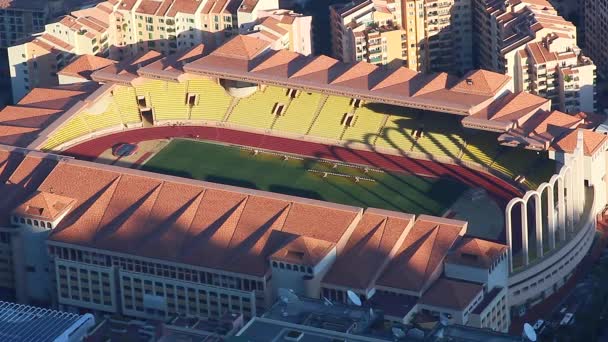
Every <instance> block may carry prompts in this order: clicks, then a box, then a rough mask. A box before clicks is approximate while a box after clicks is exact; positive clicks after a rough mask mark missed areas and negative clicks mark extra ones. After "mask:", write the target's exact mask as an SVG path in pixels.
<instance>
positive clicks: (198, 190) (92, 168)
mask: <svg viewBox="0 0 608 342" xmlns="http://www.w3.org/2000/svg"><path fill="white" fill-rule="evenodd" d="M39 190H40V191H47V192H49V191H51V190H52V191H53V193H54V194H58V195H61V196H65V197H69V198H74V199H75V200H76V204H75V206H74V209H73V210H72V211H71V212H70V213H69V214H68V215H67V216H66V218H65V219H64V220H63V221H62V223H61V224H60V225H59V226H58V227H57V228H56V229H55V230H54V231H53V234H52V235H51V237H50V239H51V240H55V241H62V242H65V243H74V244H77V245H84V246H94V247H96V248H101V249H108V250H113V251H116V252H121V253H134V254H138V255H141V256H145V257H150V258H158V259H166V260H171V261H175V262H184V263H190V264H195V265H199V266H205V267H213V268H221V269H224V270H227V271H233V272H240V273H246V274H254V275H258V276H260V275H263V274H265V272H266V271H267V267H268V262H267V258H268V257H269V256H270V255H272V254H273V253H275V252H277V251H280V250H281V249H282V248H284V247H285V246H286V245H288V243H289V242H290V241H292V240H293V238H294V237H298V236H304V237H306V238H307V239H308V240H306V241H307V242H310V241H314V240H319V241H325V242H327V243H330V244H336V243H338V242H339V241H340V240H341V239H342V237H343V235H344V233H345V232H346V230H347V228H348V227H349V226H350V225H351V224H352V223H353V221H354V220H355V219H356V217H357V215H358V213H359V212H360V210H361V209H359V208H354V207H348V206H342V205H334V204H329V203H324V202H318V201H312V200H303V199H299V198H295V197H290V196H282V195H273V194H269V193H263V192H257V191H247V190H243V189H238V188H234V187H229V186H220V185H214V184H210V183H205V182H198V181H189V180H183V179H178V178H175V177H168V176H162V175H158V174H151V173H147V172H141V171H130V170H123V169H120V168H113V167H101V166H99V165H97V164H92V163H84V162H78V161H73V160H68V161H63V162H61V163H59V165H57V167H56V168H55V169H54V170H53V171H52V172H50V174H49V176H48V177H47V179H46V180H45V182H44V184H43V185H42V186H41V187H40V189H39ZM313 239H314V240H313Z"/></svg>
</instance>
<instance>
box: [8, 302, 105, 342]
mask: <svg viewBox="0 0 608 342" xmlns="http://www.w3.org/2000/svg"><path fill="white" fill-rule="evenodd" d="M94 322H95V320H94V318H93V316H92V315H91V314H86V315H78V314H74V313H68V312H61V311H56V310H50V309H45V308H37V307H33V306H28V305H22V304H15V303H7V302H0V340H1V341H3V342H21V341H37V342H46V341H48V342H51V341H61V340H65V339H66V338H67V336H62V335H64V334H66V333H68V334H69V333H73V332H75V331H77V330H79V329H88V328H91V327H92V326H93V325H94Z"/></svg>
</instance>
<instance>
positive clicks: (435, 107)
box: [0, 36, 608, 331]
mask: <svg viewBox="0 0 608 342" xmlns="http://www.w3.org/2000/svg"><path fill="white" fill-rule="evenodd" d="M269 45H270V44H269V43H268V42H265V41H262V40H259V39H255V38H253V37H247V36H237V37H236V38H233V39H232V40H230V41H229V42H227V43H226V44H224V45H223V46H222V47H220V48H218V49H216V50H215V51H214V52H212V53H210V54H206V53H205V52H204V49H201V48H197V47H195V48H193V49H192V50H190V51H188V52H185V53H183V54H179V55H173V56H167V57H164V56H162V55H160V54H158V53H155V52H148V53H145V54H143V55H141V56H138V57H137V58H135V59H134V60H130V61H125V62H121V63H117V64H111V65H108V66H105V67H102V68H100V69H98V70H96V71H94V72H92V73H91V74H90V80H88V79H87V81H86V82H83V83H75V84H69V85H60V86H57V87H55V88H49V89H34V90H33V91H32V92H31V93H30V94H28V95H27V96H26V97H24V99H23V100H22V101H21V102H20V103H19V104H18V105H17V106H14V107H7V108H6V109H4V110H3V111H2V112H0V120H2V121H1V122H0V132H1V134H0V138H1V139H0V142H1V143H4V144H7V145H13V146H14V147H9V146H3V147H2V150H1V153H0V155H2V163H0V165H2V166H1V167H2V169H1V170H2V172H0V175H1V176H2V178H1V180H2V185H1V186H2V191H3V192H5V193H9V194H10V195H9V196H5V197H4V199H3V201H2V202H0V209H1V210H0V213H1V214H2V216H1V217H2V219H3V221H2V222H3V223H2V226H3V227H4V228H3V229H2V240H3V245H2V249H3V254H2V255H4V256H6V258H5V259H4V263H5V265H6V267H5V268H4V272H2V276H3V278H2V279H5V284H6V285H5V286H6V287H8V288H12V289H14V290H15V291H16V296H17V298H18V299H19V300H21V301H32V300H38V301H46V302H53V303H56V304H58V305H60V306H62V307H66V308H68V307H75V308H84V309H89V310H95V311H99V312H110V313H122V314H125V315H129V316H134V317H141V318H166V317H168V316H169V315H172V314H176V313H178V314H184V315H195V316H196V315H209V316H219V315H221V314H222V313H224V312H225V311H238V312H242V313H244V314H245V315H246V316H248V317H251V316H255V315H258V314H260V313H261V312H264V310H266V309H267V308H269V307H270V305H271V304H272V303H273V302H274V299H275V298H276V296H277V291H278V289H279V288H284V287H286V288H292V289H294V290H295V291H296V292H298V293H300V294H302V295H305V296H308V297H314V298H321V297H326V298H327V299H328V300H330V301H340V302H345V303H346V302H348V299H347V298H348V296H347V295H346V293H347V291H348V290H350V291H352V292H355V293H356V294H358V295H359V297H360V299H361V300H362V301H363V302H364V303H369V305H372V306H374V305H375V306H377V307H380V308H382V309H383V310H384V311H385V313H386V317H387V318H388V319H390V320H395V321H401V322H408V321H410V320H413V319H415V318H416V317H420V316H430V317H435V318H436V319H439V317H440V316H444V317H447V319H449V320H450V321H451V322H454V323H459V324H469V325H473V326H478V327H488V328H492V329H495V330H499V331H506V329H508V326H509V321H510V314H511V313H512V312H515V313H517V312H519V311H522V310H525V309H526V308H527V307H529V306H531V305H533V304H535V303H537V302H539V301H541V300H542V299H543V298H545V297H546V296H548V295H550V294H551V293H553V292H554V291H556V290H557V289H558V288H560V287H561V286H562V285H563V284H564V283H565V282H566V281H567V279H568V278H569V277H570V276H571V274H572V272H573V271H574V270H575V268H576V266H577V265H578V264H579V262H580V260H581V259H582V258H583V256H584V255H585V254H586V252H587V250H588V249H589V248H590V246H591V242H592V240H593V235H594V231H595V224H596V223H595V218H596V214H597V213H598V212H599V211H600V210H601V209H602V208H603V207H604V206H605V204H606V196H607V195H606V183H605V181H604V176H605V169H606V167H605V165H606V157H605V153H606V149H607V148H608V146H607V143H608V138H607V137H606V136H605V135H602V134H599V133H596V132H593V131H592V130H591V129H590V127H592V125H593V117H592V116H586V115H583V114H582V113H581V114H577V115H567V114H564V113H560V112H556V111H551V104H550V101H548V100H545V99H542V98H539V97H537V96H535V95H531V94H527V93H513V92H512V91H511V90H509V77H507V76H504V75H500V74H495V73H492V72H488V71H482V70H477V71H473V72H470V73H469V74H467V75H466V76H464V77H462V78H454V77H451V76H448V75H447V74H443V73H441V74H430V75H423V74H418V73H416V72H413V71H411V70H408V69H405V68H397V69H392V68H388V67H378V66H374V65H370V64H367V63H364V62H359V63H354V64H345V63H341V62H339V61H337V60H334V59H332V58H329V57H325V56H302V55H299V54H296V53H293V52H289V51H274V50H272V49H271V48H270V46H269ZM83 65H85V68H86V64H83ZM82 71H87V70H82ZM89 71H90V70H89ZM251 99H254V100H253V101H252V100H251ZM371 103H377V104H382V105H385V106H390V107H389V108H392V110H388V111H385V109H375V108H376V107H373V106H368V104H371ZM311 104H312V105H311ZM382 108H386V107H382ZM446 116H449V117H453V118H458V119H459V120H461V123H462V126H461V127H457V128H456V129H457V132H458V134H453V133H452V132H453V131H451V129H455V128H454V127H443V126H440V124H441V122H435V121H439V120H433V118H440V117H441V118H445V117H446ZM404 118H405V119H406V121H412V120H413V121H414V122H415V121H416V120H420V121H421V122H424V123H425V125H424V126H419V125H415V126H413V127H411V126H408V127H409V128H400V126H398V125H394V126H391V125H393V124H394V123H395V122H397V120H400V119H404ZM184 125H188V126H199V127H212V128H213V129H214V130H215V132H221V131H222V130H228V129H230V130H233V131H243V132H250V133H256V134H258V135H260V136H280V137H284V138H285V139H286V140H287V139H290V140H293V141H295V142H296V143H297V142H298V141H315V142H318V143H323V144H326V145H331V146H342V147H344V146H346V147H349V148H350V149H352V150H354V151H356V150H365V151H375V152H376V153H378V154H379V155H385V156H390V155H406V156H408V157H410V158H414V159H425V160H430V161H433V162H435V163H438V164H442V165H448V166H449V165H464V166H466V167H468V168H470V169H472V170H475V171H476V172H478V173H480V174H482V175H484V176H485V177H486V178H488V179H489V180H490V182H498V181H508V182H509V183H510V184H511V185H512V187H513V189H516V190H515V194H516V195H513V196H511V197H510V198H509V199H511V200H512V201H511V202H510V204H509V205H508V206H507V209H506V212H505V219H506V227H507V230H506V236H507V238H506V243H507V245H506V246H505V245H503V244H499V243H496V242H490V241H486V240H482V239H479V238H472V237H467V236H465V235H466V232H467V222H464V221H460V220H453V219H448V218H439V217H432V216H427V215H412V214H405V213H397V212H390V211H385V210H378V209H363V208H359V207H353V206H345V205H338V204H331V203H326V202H319V201H315V200H309V199H303V198H297V197H292V196H286V195H278V194H272V193H267V192H260V191H256V190H248V189H243V188H235V187H231V186H224V185H218V184H212V183H206V182H201V181H192V180H187V179H183V178H177V177H172V176H163V175H159V174H154V173H148V172H144V171H138V170H131V169H124V168H119V167H115V166H106V165H100V164H96V163H91V162H86V161H81V160H76V159H72V158H70V157H63V156H59V155H57V154H55V153H62V152H64V151H66V150H67V149H68V148H71V147H74V146H77V145H78V144H80V143H82V142H85V141H94V140H95V139H97V138H99V137H103V136H105V135H107V134H110V133H115V132H127V133H128V132H136V131H142V130H144V131H145V130H146V129H149V128H148V127H151V126H161V127H166V128H168V129H171V128H172V127H174V126H184ZM174 129H177V128H174ZM465 129H466V131H464V130H465ZM461 130H462V131H461ZM463 132H465V133H463ZM485 133H488V134H489V133H491V134H493V135H492V136H493V137H494V140H493V141H490V140H483V141H482V142H480V140H479V139H480V137H481V136H486V135H483V134H485ZM370 135H371V136H373V138H369V137H370ZM446 136H448V137H450V138H449V139H445V138H444V137H446ZM412 141H414V142H412ZM501 144H502V145H505V146H507V147H506V150H507V151H506V152H502V153H504V155H505V156H509V159H504V160H503V162H499V160H501V159H500V158H501V156H502V154H501V155H496V154H493V152H492V151H494V150H495V148H496V146H498V145H501ZM526 149H527V150H531V151H532V152H531V153H536V152H538V153H541V152H542V153H543V155H544V154H545V153H546V156H548V157H550V158H551V159H554V160H555V161H556V162H557V168H556V169H553V170H552V174H553V173H554V174H555V175H554V176H553V177H550V176H549V178H550V179H549V178H547V179H539V180H533V177H532V175H531V174H529V173H526V172H524V169H529V168H530V167H532V166H533V165H536V164H529V165H527V166H526V168H518V165H519V163H526V162H528V161H526V160H521V159H522V158H521V156H522V155H521V154H519V153H523V152H525V151H524V150H526ZM39 151H42V152H39ZM512 151H513V152H512ZM511 152H512V153H514V154H511ZM471 155H473V156H474V158H473V157H471ZM541 158H547V157H541ZM488 159H489V160H490V161H488ZM507 160H509V161H510V162H507ZM545 181H547V183H545ZM547 189H549V190H548V193H549V194H550V195H547V197H544V195H543V194H544V192H545V191H547ZM553 194H554V196H552V195H553ZM513 197H516V198H515V199H513ZM530 201H534V203H535V205H534V206H530V205H528V204H527V202H530ZM521 203H524V205H523V206H521V207H518V205H520V204H521ZM518 208H522V209H520V213H521V214H520V215H519V217H518V216H517V212H518V211H517V209H518ZM530 208H534V209H530ZM526 217H528V218H529V219H526ZM518 218H519V219H520V222H521V224H516V223H515V222H516V220H517V219H518ZM44 246H46V247H47V248H48V249H46V248H44ZM47 250H48V254H47V253H46V251H47ZM47 270H48V271H47ZM355 270H356V271H355ZM454 294H456V295H454ZM391 303H392V304H394V303H399V305H398V307H397V308H395V307H394V306H392V307H391V305H390V304H391Z"/></svg>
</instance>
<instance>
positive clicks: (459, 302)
mask: <svg viewBox="0 0 608 342" xmlns="http://www.w3.org/2000/svg"><path fill="white" fill-rule="evenodd" d="M482 292H483V286H482V285H481V284H475V283H470V282H466V281H461V280H454V279H447V278H439V279H437V281H436V282H435V283H433V285H432V286H431V287H430V288H429V290H428V291H426V292H425V293H424V295H423V296H422V297H421V298H420V301H419V303H420V304H423V305H430V306H435V307H441V308H450V309H455V310H464V309H466V307H467V306H469V305H470V304H471V303H472V302H473V300H474V299H475V297H477V296H478V295H479V294H480V293H482Z"/></svg>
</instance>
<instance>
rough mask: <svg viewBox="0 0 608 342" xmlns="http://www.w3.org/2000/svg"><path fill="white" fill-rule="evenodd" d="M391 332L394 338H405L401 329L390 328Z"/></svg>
mask: <svg viewBox="0 0 608 342" xmlns="http://www.w3.org/2000/svg"><path fill="white" fill-rule="evenodd" d="M391 332H392V333H393V336H395V337H396V338H404V337H405V332H403V330H402V329H401V328H397V327H392V328H391Z"/></svg>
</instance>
